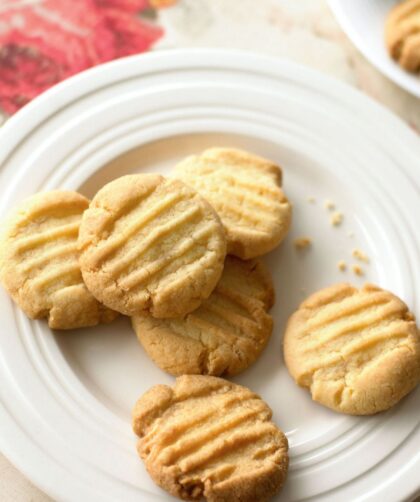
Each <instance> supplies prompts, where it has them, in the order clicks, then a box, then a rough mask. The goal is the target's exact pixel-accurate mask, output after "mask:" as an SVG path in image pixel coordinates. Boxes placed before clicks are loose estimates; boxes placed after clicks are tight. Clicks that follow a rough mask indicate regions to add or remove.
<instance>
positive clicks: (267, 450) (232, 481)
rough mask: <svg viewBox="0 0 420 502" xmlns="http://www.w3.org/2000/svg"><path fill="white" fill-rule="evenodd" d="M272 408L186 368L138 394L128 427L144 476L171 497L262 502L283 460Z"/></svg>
mask: <svg viewBox="0 0 420 502" xmlns="http://www.w3.org/2000/svg"><path fill="white" fill-rule="evenodd" d="M271 416H272V412H271V409H270V408H269V407H268V406H267V404H266V403H265V402H264V401H263V400H262V399H261V398H260V397H259V396H258V395H257V394H254V393H253V392H251V391H250V390H249V389H247V388H246V387H242V386H240V385H236V384H234V383H231V382H228V381H226V380H223V379H221V378H215V377H210V376H199V375H194V376H191V375H185V376H181V377H179V378H177V379H176V382H175V385H174V387H172V388H171V387H168V386H166V385H156V386H154V387H152V388H151V389H150V390H149V391H148V392H146V393H145V394H144V395H143V396H142V397H141V398H140V399H139V400H138V401H137V404H136V406H135V408H134V410H133V429H134V432H135V433H136V434H137V435H138V436H139V437H140V440H139V442H138V452H139V455H140V457H141V458H142V459H143V460H144V462H145V465H146V468H147V470H148V472H149V474H150V476H151V477H152V479H153V480H154V481H155V482H156V483H157V484H158V485H159V486H161V487H162V488H163V489H165V490H167V491H168V492H169V493H170V494H172V495H174V496H175V497H179V498H181V499H184V500H191V501H200V500H202V498H203V497H204V498H205V499H206V500H207V501H209V502H227V501H229V502H230V501H241V502H266V501H267V500H269V499H270V498H271V497H272V496H274V495H275V494H276V493H278V491H279V490H280V488H281V486H282V485H283V483H284V481H285V478H286V475H287V468H288V454H287V450H288V444H287V439H286V437H285V435H284V434H283V433H282V432H281V430H280V429H279V428H278V427H277V426H276V425H275V424H274V423H273V422H272V421H271Z"/></svg>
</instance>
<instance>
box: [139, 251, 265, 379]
mask: <svg viewBox="0 0 420 502" xmlns="http://www.w3.org/2000/svg"><path fill="white" fill-rule="evenodd" d="M273 302H274V289H273V285H272V282H271V278H270V275H269V273H268V271H267V270H266V268H265V266H264V265H263V263H262V262H260V261H258V260H251V261H242V260H240V259H239V258H235V257H233V256H228V257H227V258H226V262H225V267H224V270H223V274H222V277H221V279H220V281H219V283H218V285H217V286H216V289H215V290H214V291H213V293H212V294H211V295H210V297H209V298H208V299H207V300H205V301H204V302H203V303H202V304H201V306H200V307H199V308H198V309H197V310H195V311H194V312H192V313H190V314H188V315H187V316H186V317H185V318H184V319H154V318H152V317H150V316H147V317H145V316H135V317H133V318H132V323H133V328H134V330H135V332H136V333H137V336H138V339H139V340H140V342H141V344H142V345H143V347H144V349H145V350H146V352H147V354H148V355H149V356H150V357H151V358H152V359H153V361H155V363H156V364H157V365H158V366H159V367H160V368H162V369H163V370H165V371H167V372H168V373H171V374H172V375H183V374H202V375H216V376H219V375H236V374H237V373H240V372H241V371H243V370H245V369H246V368H247V367H248V366H249V365H251V364H252V363H253V362H254V361H255V359H256V358H257V357H258V356H259V354H260V353H261V351H262V350H263V348H264V347H265V345H266V343H267V341H268V339H269V338H270V335H271V332H272V327H273V320H272V318H271V316H270V315H269V314H268V313H267V310H268V309H269V308H270V307H271V306H272V305H273Z"/></svg>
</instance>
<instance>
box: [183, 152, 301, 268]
mask: <svg viewBox="0 0 420 502" xmlns="http://www.w3.org/2000/svg"><path fill="white" fill-rule="evenodd" d="M174 176H175V177H177V178H178V179H181V180H182V181H184V182H185V183H187V184H188V185H190V186H192V187H193V188H195V189H196V190H197V191H198V192H199V193H200V194H201V195H202V196H203V197H205V198H206V199H207V200H208V201H209V202H210V204H211V205H212V206H213V207H214V208H215V209H216V211H217V213H218V214H219V216H220V218H221V220H222V222H223V225H224V226H225V230H226V236H227V241H228V253H229V254H233V255H235V256H238V257H239V258H242V259H244V260H247V259H249V258H255V257H256V256H260V255H263V254H265V253H268V252H269V251H271V250H272V249H274V248H275V247H276V246H277V245H278V244H279V243H280V242H281V241H282V240H283V239H284V238H285V236H286V234H287V232H288V230H289V227H290V222H291V214H292V211H291V205H290V204H289V202H288V200H287V198H286V197H285V195H284V194H283V192H282V190H281V188H280V186H281V181H282V172H281V169H280V168H279V167H278V166H276V165H275V164H273V163H272V162H271V161H269V160H266V159H263V158H261V157H257V156H255V155H252V154H250V153H247V152H245V151H242V150H235V149H233V148H211V149H209V150H205V151H204V152H203V153H202V154H201V155H195V156H191V157H187V158H186V159H184V160H183V161H182V162H180V163H179V164H178V165H177V166H176V168H175V175H174Z"/></svg>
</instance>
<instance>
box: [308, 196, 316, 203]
mask: <svg viewBox="0 0 420 502" xmlns="http://www.w3.org/2000/svg"><path fill="white" fill-rule="evenodd" d="M308 202H309V203H310V204H315V202H316V199H315V197H308Z"/></svg>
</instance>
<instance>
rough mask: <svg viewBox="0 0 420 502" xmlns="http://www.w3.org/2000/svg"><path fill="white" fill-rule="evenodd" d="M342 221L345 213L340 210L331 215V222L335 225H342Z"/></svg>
mask: <svg viewBox="0 0 420 502" xmlns="http://www.w3.org/2000/svg"><path fill="white" fill-rule="evenodd" d="M342 221H343V214H342V213H340V212H339V211H336V212H335V213H333V214H332V215H331V219H330V222H331V225H333V226H334V227H337V226H338V225H341V222H342Z"/></svg>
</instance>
